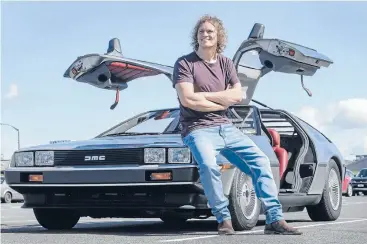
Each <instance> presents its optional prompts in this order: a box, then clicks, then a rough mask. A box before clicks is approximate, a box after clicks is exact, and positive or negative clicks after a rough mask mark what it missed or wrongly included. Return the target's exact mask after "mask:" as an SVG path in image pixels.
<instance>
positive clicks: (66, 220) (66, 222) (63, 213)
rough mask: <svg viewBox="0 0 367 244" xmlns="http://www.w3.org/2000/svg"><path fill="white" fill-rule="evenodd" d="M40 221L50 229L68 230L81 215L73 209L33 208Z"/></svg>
mask: <svg viewBox="0 0 367 244" xmlns="http://www.w3.org/2000/svg"><path fill="white" fill-rule="evenodd" d="M33 212H34V215H35V217H36V219H37V221H38V223H39V224H40V225H41V226H42V227H44V228H46V229H49V230H66V229H71V228H73V227H74V226H75V225H76V224H77V223H78V221H79V219H80V215H79V214H77V213H76V212H75V211H74V210H71V209H42V208H35V209H33Z"/></svg>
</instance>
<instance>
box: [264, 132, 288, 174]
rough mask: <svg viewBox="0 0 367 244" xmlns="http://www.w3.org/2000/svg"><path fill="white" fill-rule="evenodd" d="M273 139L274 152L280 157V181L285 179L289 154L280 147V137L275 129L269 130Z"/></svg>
mask: <svg viewBox="0 0 367 244" xmlns="http://www.w3.org/2000/svg"><path fill="white" fill-rule="evenodd" d="M268 131H269V133H270V135H271V137H272V139H273V150H274V152H275V154H276V155H277V157H278V160H279V174H280V179H282V178H283V174H284V171H285V170H286V168H287V165H288V152H287V151H286V150H285V149H284V148H281V147H280V135H279V133H278V132H277V131H276V130H274V129H268Z"/></svg>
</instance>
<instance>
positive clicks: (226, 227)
mask: <svg viewBox="0 0 367 244" xmlns="http://www.w3.org/2000/svg"><path fill="white" fill-rule="evenodd" d="M235 233H236V232H235V231H234V229H233V227H232V221H231V220H224V221H223V222H222V223H220V224H219V225H218V234H219V235H234V234H235Z"/></svg>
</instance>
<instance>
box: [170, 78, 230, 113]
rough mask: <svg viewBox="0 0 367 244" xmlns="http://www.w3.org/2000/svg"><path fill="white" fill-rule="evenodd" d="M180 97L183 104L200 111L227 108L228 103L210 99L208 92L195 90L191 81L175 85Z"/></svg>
mask: <svg viewBox="0 0 367 244" xmlns="http://www.w3.org/2000/svg"><path fill="white" fill-rule="evenodd" d="M175 88H176V91H177V94H178V98H179V99H180V102H181V104H182V105H183V106H185V107H188V108H190V109H192V110H196V111H200V112H213V111H221V110H226V109H227V108H228V106H227V105H223V104H218V103H216V102H213V101H209V100H208V99H207V98H206V96H208V95H209V93H206V92H197V93H195V92H194V85H193V84H192V83H189V82H181V83H178V84H176V85H175Z"/></svg>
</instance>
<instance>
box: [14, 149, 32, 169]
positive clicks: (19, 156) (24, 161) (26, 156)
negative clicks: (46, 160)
mask: <svg viewBox="0 0 367 244" xmlns="http://www.w3.org/2000/svg"><path fill="white" fill-rule="evenodd" d="M14 158H15V166H17V167H24V166H33V165H34V158H33V152H19V153H15V155H14Z"/></svg>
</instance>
